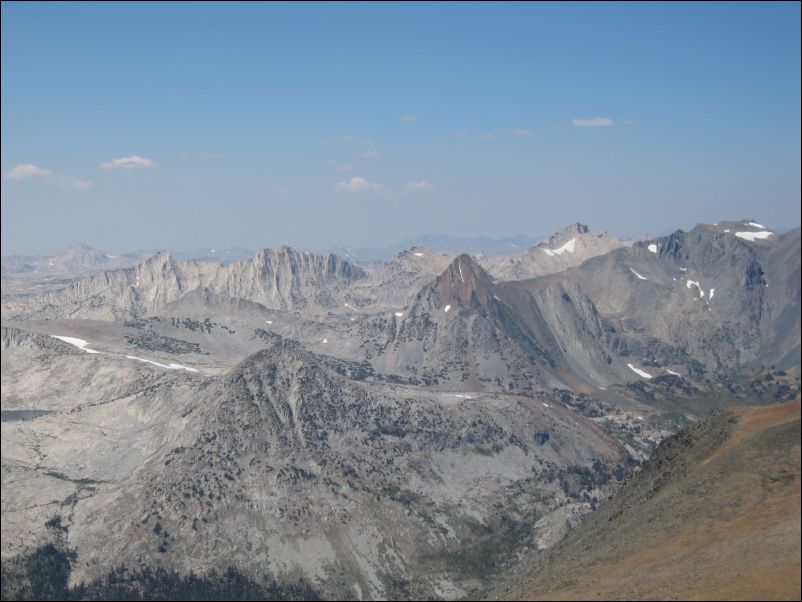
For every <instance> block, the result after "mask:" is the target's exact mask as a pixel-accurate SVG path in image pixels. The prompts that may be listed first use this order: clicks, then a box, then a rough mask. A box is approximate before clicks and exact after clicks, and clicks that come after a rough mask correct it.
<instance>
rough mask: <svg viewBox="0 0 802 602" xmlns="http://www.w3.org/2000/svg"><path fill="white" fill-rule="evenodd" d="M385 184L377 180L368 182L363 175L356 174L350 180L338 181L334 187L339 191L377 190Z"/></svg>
mask: <svg viewBox="0 0 802 602" xmlns="http://www.w3.org/2000/svg"><path fill="white" fill-rule="evenodd" d="M382 189H384V186H382V185H381V184H377V183H376V182H368V181H367V180H366V179H365V178H363V177H362V176H354V177H353V178H351V179H350V180H349V181H348V182H338V183H337V185H336V186H335V187H334V190H336V191H337V192H377V191H379V190H382Z"/></svg>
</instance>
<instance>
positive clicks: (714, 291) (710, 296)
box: [708, 288, 716, 301]
mask: <svg viewBox="0 0 802 602" xmlns="http://www.w3.org/2000/svg"><path fill="white" fill-rule="evenodd" d="M715 294H716V289H714V288H711V289H710V294H709V295H708V298H709V299H710V300H711V301H712V300H713V295H715Z"/></svg>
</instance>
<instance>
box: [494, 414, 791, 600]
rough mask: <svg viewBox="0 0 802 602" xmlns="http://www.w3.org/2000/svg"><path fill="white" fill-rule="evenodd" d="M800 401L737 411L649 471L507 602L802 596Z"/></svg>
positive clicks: (699, 430) (665, 447)
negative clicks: (801, 579) (801, 552)
mask: <svg viewBox="0 0 802 602" xmlns="http://www.w3.org/2000/svg"><path fill="white" fill-rule="evenodd" d="M801 512H802V511H801V510H800V401H799V399H798V398H797V399H796V400H795V401H792V402H788V403H784V404H778V405H774V406H760V407H748V408H739V409H733V410H732V411H731V412H727V413H722V414H719V415H716V416H712V417H710V418H707V419H705V420H703V421H701V422H700V423H698V424H696V425H694V426H693V427H691V428H689V429H686V430H685V431H683V432H681V433H679V434H678V435H676V436H675V437H672V438H671V439H669V440H667V441H666V442H664V444H662V445H661V446H660V448H659V449H658V450H657V452H656V453H655V455H654V457H653V458H652V460H650V461H649V462H648V463H647V464H646V465H644V468H643V470H642V471H641V472H640V473H638V474H637V475H636V476H635V477H633V478H632V480H631V481H630V482H628V483H627V484H625V485H624V486H623V487H622V489H621V490H620V491H619V492H618V493H617V494H616V496H615V497H614V498H613V499H611V500H610V501H609V502H608V503H606V504H604V505H603V506H602V508H601V509H599V511H598V512H596V513H594V514H593V515H591V516H589V517H588V518H587V519H586V521H585V522H584V523H583V524H582V525H580V526H579V527H578V528H577V529H575V530H574V531H573V532H571V533H570V534H569V536H568V537H567V538H566V539H565V540H564V541H563V542H562V543H561V544H560V545H558V546H557V547H555V548H554V549H553V550H552V551H551V552H550V553H549V554H547V555H546V556H545V557H544V558H542V559H541V560H539V561H537V563H536V564H535V566H533V567H531V569H530V570H528V571H527V572H526V576H525V577H518V578H516V579H515V582H514V583H512V584H510V585H508V586H507V587H506V588H502V589H499V590H496V592H495V596H496V597H498V598H508V599H514V600H527V599H531V600H540V599H550V600H554V599H556V600H572V599H576V600H608V599H634V600H637V599H662V600H672V599H690V600H707V599H712V600H715V599H731V600H764V599H773V600H794V599H796V600H799V599H800V558H801V556H800V536H801V535H802V532H801V529H800V513H801Z"/></svg>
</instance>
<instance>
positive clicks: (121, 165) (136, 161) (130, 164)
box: [100, 155, 157, 169]
mask: <svg viewBox="0 0 802 602" xmlns="http://www.w3.org/2000/svg"><path fill="white" fill-rule="evenodd" d="M100 166H101V167H102V168H103V169H147V168H150V167H157V165H156V162H155V161H154V160H153V159H145V158H144V157H140V156H138V155H132V156H130V157H121V158H119V159H113V160H111V161H106V162H105V163H101V164H100Z"/></svg>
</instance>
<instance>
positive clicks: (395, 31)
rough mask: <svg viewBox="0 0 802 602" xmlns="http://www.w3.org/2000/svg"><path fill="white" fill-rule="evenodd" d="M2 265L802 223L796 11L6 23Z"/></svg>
mask: <svg viewBox="0 0 802 602" xmlns="http://www.w3.org/2000/svg"><path fill="white" fill-rule="evenodd" d="M0 162H1V163H2V170H3V182H2V254H3V255H8V254H12V253H22V254H30V253H36V252H39V251H41V250H43V249H45V248H50V247H55V246H60V245H65V244H71V243H74V242H76V241H78V240H85V241H87V242H89V243H90V244H92V245H94V246H97V247H99V248H103V249H106V250H110V251H124V250H131V249H142V248H153V247H169V248H173V249H186V248H192V247H196V246H202V245H207V244H210V245H215V246H219V247H223V246H230V245H239V246H250V247H256V246H269V245H275V244H281V243H288V244H292V245H299V246H306V247H317V248H322V247H326V246H331V245H360V246H361V245H365V246H380V245H383V244H388V243H390V242H394V241H396V240H399V239H401V238H404V237H406V236H410V235H414V234H418V233H424V232H439V233H445V234H454V235H466V236H467V235H489V236H497V237H500V236H506V235H511V234H516V233H523V234H529V235H533V236H538V235H544V234H548V233H549V232H551V231H553V230H555V229H557V228H560V227H562V226H564V225H566V224H568V223H570V222H573V221H577V220H579V221H582V222H584V223H588V224H589V225H590V226H591V229H593V230H601V229H607V230H610V231H611V232H613V233H616V234H619V235H622V236H627V235H636V234H639V233H643V232H665V231H670V230H673V229H675V228H680V227H681V228H689V227H691V226H693V225H694V224H695V223H697V222H703V221H704V222H714V221H719V220H722V219H726V218H733V219H735V218H741V217H752V218H755V219H757V220H758V221H760V222H761V223H765V224H766V225H768V226H771V227H775V228H781V227H791V226H796V225H798V224H799V222H800V206H799V203H800V5H799V4H798V3H785V4H770V3H759V4H748V3H739V4H727V3H709V4H692V3H679V4H665V3H660V4H657V3H655V4H642V5H641V4H638V5H636V4H630V3H613V4H602V3H591V4H565V3H558V4H543V3H536V4H521V3H511V4H502V3H492V4H452V3H447V4H414V3H403V4H365V3H359V4H332V3H326V4H289V5H282V4H256V3H243V4H235V3H230V2H227V3H221V4H192V3H180V4H159V3H145V4H118V3H113V4H100V3H88V4H81V3H54V4H48V3H3V4H2V157H1V161H0Z"/></svg>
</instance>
